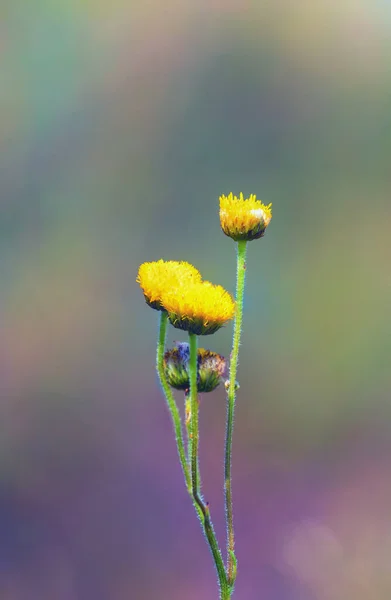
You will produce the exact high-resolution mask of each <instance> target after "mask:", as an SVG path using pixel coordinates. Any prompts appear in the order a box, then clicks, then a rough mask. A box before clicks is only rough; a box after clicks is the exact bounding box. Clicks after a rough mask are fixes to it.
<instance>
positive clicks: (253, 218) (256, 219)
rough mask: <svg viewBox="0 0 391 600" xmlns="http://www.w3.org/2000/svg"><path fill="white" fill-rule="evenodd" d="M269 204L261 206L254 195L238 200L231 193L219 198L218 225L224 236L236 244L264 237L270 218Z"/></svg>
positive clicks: (240, 197)
mask: <svg viewBox="0 0 391 600" xmlns="http://www.w3.org/2000/svg"><path fill="white" fill-rule="evenodd" d="M271 206H272V205H271V204H268V205H266V204H262V202H261V201H260V200H257V198H256V195H255V194H251V195H250V197H249V198H244V197H243V193H240V196H239V198H238V197H237V196H234V195H233V194H232V192H231V193H230V194H229V195H228V196H224V195H222V196H220V223H221V228H222V230H223V231H224V233H225V235H228V236H229V237H231V238H232V239H233V240H235V241H236V242H238V241H240V240H247V241H250V240H256V239H257V238H260V237H262V236H263V235H264V233H265V230H266V227H267V226H268V225H269V223H270V221H271V218H272V210H271Z"/></svg>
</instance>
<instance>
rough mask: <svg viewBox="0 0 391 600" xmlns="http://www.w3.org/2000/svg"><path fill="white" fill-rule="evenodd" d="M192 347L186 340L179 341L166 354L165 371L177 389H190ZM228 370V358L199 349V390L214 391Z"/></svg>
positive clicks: (167, 377) (169, 381) (172, 385)
mask: <svg viewBox="0 0 391 600" xmlns="http://www.w3.org/2000/svg"><path fill="white" fill-rule="evenodd" d="M189 358H190V349H189V344H188V343H186V342H178V343H177V346H175V347H174V348H172V349H171V350H167V352H166V353H165V355H164V361H163V366H164V373H165V376H166V379H167V382H168V384H169V385H170V386H171V387H173V388H175V389H176V390H185V391H186V390H188V389H189V387H190V378H189ZM225 371H226V360H225V358H224V357H223V356H221V355H220V354H217V352H212V351H211V350H205V349H204V348H199V349H198V356H197V391H198V392H200V393H201V392H212V391H213V390H214V389H216V388H217V386H218V385H220V383H222V381H223V377H224V374H225Z"/></svg>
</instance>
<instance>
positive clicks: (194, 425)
mask: <svg viewBox="0 0 391 600" xmlns="http://www.w3.org/2000/svg"><path fill="white" fill-rule="evenodd" d="M189 345H190V360H189V376H190V405H191V421H190V423H191V425H190V431H191V440H190V447H191V467H190V470H191V485H192V494H193V499H194V502H195V503H196V504H197V505H198V506H199V508H200V509H201V512H202V519H201V524H202V526H203V530H204V533H205V537H206V539H207V541H208V544H209V547H210V550H211V552H212V556H213V560H214V563H215V567H216V570H217V575H218V579H219V587H220V599H221V600H229V599H230V597H231V594H230V586H229V585H228V581H227V575H226V572H225V567H224V561H223V558H222V555H221V550H220V548H219V545H218V542H217V539H216V535H215V533H214V529H213V525H212V521H211V518H210V510H209V505H208V504H207V503H205V502H204V500H203V499H202V496H201V490H200V488H201V482H200V476H199V469H198V446H199V428H198V408H199V407H198V393H197V336H196V335H195V334H194V333H189Z"/></svg>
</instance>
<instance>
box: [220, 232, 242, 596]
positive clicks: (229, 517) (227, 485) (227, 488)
mask: <svg viewBox="0 0 391 600" xmlns="http://www.w3.org/2000/svg"><path fill="white" fill-rule="evenodd" d="M237 250H238V251H237V263H236V315H235V324H234V333H233V340H232V352H231V359H230V371H229V387H228V393H227V427H226V437H225V464H224V492H225V515H226V521H227V574H228V582H229V584H230V585H231V586H233V584H234V583H235V578H236V557H235V534H234V526H233V509H232V474H231V470H232V469H231V464H232V432H233V425H234V412H235V399H236V374H237V370H238V358H239V345H240V336H241V332H242V320H243V296H244V282H245V274H246V252H247V241H239V242H238V249H237Z"/></svg>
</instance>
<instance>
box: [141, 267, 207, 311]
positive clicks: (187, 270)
mask: <svg viewBox="0 0 391 600" xmlns="http://www.w3.org/2000/svg"><path fill="white" fill-rule="evenodd" d="M136 281H137V283H139V284H140V287H141V289H142V291H143V292H144V298H145V301H146V302H147V304H149V306H151V308H155V309H156V310H164V309H163V307H162V304H161V295H162V293H163V292H164V291H166V290H170V289H177V288H179V287H180V286H181V285H185V284H188V283H193V282H196V281H201V274H200V272H199V271H198V270H197V269H196V268H195V267H193V265H191V264H189V263H187V262H183V261H181V262H178V261H175V260H169V261H164V260H162V259H160V260H158V261H155V262H145V263H143V264H142V265H141V266H140V268H139V270H138V275H137V279H136Z"/></svg>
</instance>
